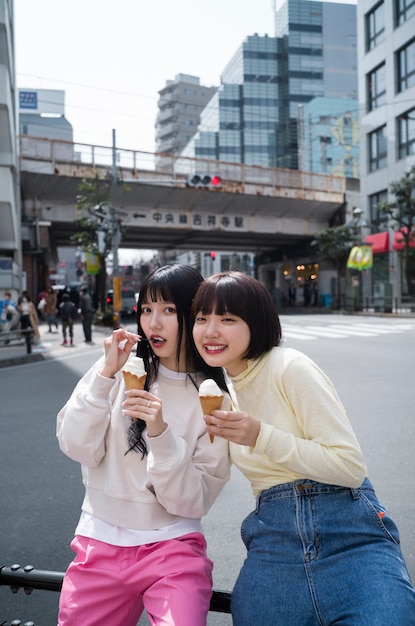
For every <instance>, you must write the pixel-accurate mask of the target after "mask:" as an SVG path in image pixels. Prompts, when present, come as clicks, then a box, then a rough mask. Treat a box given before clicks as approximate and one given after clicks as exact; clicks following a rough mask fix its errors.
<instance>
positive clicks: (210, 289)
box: [193, 276, 245, 318]
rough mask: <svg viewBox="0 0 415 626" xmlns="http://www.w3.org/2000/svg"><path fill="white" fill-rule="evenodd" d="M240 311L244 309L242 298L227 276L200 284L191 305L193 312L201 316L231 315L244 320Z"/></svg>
mask: <svg viewBox="0 0 415 626" xmlns="http://www.w3.org/2000/svg"><path fill="white" fill-rule="evenodd" d="M241 309H245V302H244V298H243V297H242V298H241V293H240V292H238V290H237V289H235V284H234V282H233V281H232V279H230V278H228V277H227V276H221V277H220V278H219V279H218V280H217V281H215V282H214V281H213V280H212V279H210V280H209V281H205V282H204V283H202V285H201V286H200V288H199V291H198V293H197V295H196V298H195V300H194V303H193V311H194V312H195V313H197V312H201V313H202V314H203V315H210V314H214V315H224V314H225V313H231V314H233V315H238V317H242V318H244V313H242V311H241Z"/></svg>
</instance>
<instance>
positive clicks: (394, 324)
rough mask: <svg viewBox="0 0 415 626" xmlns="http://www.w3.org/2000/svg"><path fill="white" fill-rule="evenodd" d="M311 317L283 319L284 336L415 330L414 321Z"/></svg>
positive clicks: (311, 337)
mask: <svg viewBox="0 0 415 626" xmlns="http://www.w3.org/2000/svg"><path fill="white" fill-rule="evenodd" d="M310 321H311V320H310V318H302V319H301V320H300V319H296V320H293V318H291V319H290V320H288V319H287V320H284V319H281V326H282V338H283V340H284V339H299V340H303V341H313V340H316V339H347V338H348V337H356V338H362V339H363V338H367V339H369V338H371V337H379V336H380V335H391V334H400V333H406V332H408V331H413V332H415V320H414V321H412V320H411V321H400V320H387V321H378V320H371V321H366V322H365V321H362V322H360V321H359V320H355V319H353V318H348V319H347V321H344V322H339V321H338V320H337V319H332V318H325V319H324V320H323V319H322V320H321V321H318V322H317V323H316V322H313V323H310Z"/></svg>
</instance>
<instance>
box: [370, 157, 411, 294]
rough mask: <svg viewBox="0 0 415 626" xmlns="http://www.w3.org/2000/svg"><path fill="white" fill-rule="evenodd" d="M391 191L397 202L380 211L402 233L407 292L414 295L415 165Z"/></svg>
mask: <svg viewBox="0 0 415 626" xmlns="http://www.w3.org/2000/svg"><path fill="white" fill-rule="evenodd" d="M390 191H391V193H392V194H393V195H394V196H395V201H394V202H383V203H381V204H379V206H378V210H379V212H380V213H383V214H384V215H385V216H386V217H388V218H389V219H390V224H391V226H392V228H393V229H394V230H395V231H399V232H400V238H401V240H402V242H403V244H404V247H403V250H402V251H401V255H402V257H403V270H404V274H405V280H406V285H407V290H408V293H409V294H410V295H413V294H414V292H415V285H414V284H413V281H412V276H411V263H412V261H411V257H412V256H413V255H414V254H415V248H414V247H413V244H414V241H415V165H413V166H412V167H411V168H410V169H409V170H408V171H407V172H406V173H405V174H404V175H403V176H402V178H400V179H399V180H396V181H393V182H392V183H391V185H390Z"/></svg>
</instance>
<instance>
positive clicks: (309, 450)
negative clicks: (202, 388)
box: [230, 346, 366, 495]
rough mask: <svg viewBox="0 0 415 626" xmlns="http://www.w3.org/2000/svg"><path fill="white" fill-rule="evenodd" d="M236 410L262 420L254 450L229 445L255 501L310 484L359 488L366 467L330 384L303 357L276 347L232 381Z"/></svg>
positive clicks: (289, 349) (251, 361)
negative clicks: (268, 492)
mask: <svg viewBox="0 0 415 626" xmlns="http://www.w3.org/2000/svg"><path fill="white" fill-rule="evenodd" d="M231 381H232V384H233V389H234V391H235V394H236V397H237V401H238V405H239V409H240V410H241V411H246V412H247V413H249V414H250V415H252V416H253V417H256V418H257V419H259V420H261V429H260V432H259V435H258V439H257V442H256V445H255V447H254V448H251V447H248V446H239V445H237V444H233V443H231V444H230V451H231V458H232V461H233V462H234V463H235V465H236V466H237V467H239V469H240V470H241V471H242V472H243V474H244V475H245V476H246V477H247V478H248V480H249V481H250V482H251V485H252V489H253V492H254V495H258V494H259V493H260V492H261V491H263V490H264V489H268V488H270V487H273V486H274V485H279V484H281V483H287V482H291V481H293V480H299V479H301V478H309V479H310V480H314V481H317V482H322V483H328V484H334V485H340V486H344V487H355V488H356V487H359V486H360V485H361V483H362V482H363V480H364V478H365V477H366V465H365V462H364V459H363V455H362V452H361V450H360V447H359V444H358V441H357V439H356V436H355V434H354V432H353V429H352V426H351V424H350V421H349V419H348V417H347V415H346V412H345V410H344V407H343V405H342V403H341V402H340V399H339V397H338V395H337V393H336V390H335V388H334V386H333V384H332V382H331V381H330V380H329V378H328V377H327V376H326V375H325V374H324V372H322V370H321V369H320V368H319V367H318V366H317V365H316V364H315V363H314V362H313V361H312V360H311V359H310V358H308V357H307V356H306V355H305V354H303V353H301V352H299V351H297V350H294V349H292V348H285V347H281V346H279V347H276V348H273V349H272V350H271V351H270V352H267V353H266V354H265V355H263V356H262V357H260V358H259V359H253V360H249V361H248V367H247V369H246V370H245V371H244V372H242V373H241V374H239V375H238V376H235V377H231Z"/></svg>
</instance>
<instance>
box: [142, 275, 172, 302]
mask: <svg viewBox="0 0 415 626" xmlns="http://www.w3.org/2000/svg"><path fill="white" fill-rule="evenodd" d="M160 301H164V302H174V298H173V294H172V291H171V289H170V287H169V285H168V281H166V279H165V278H163V277H160V279H159V280H157V279H156V278H155V279H154V280H153V281H152V282H151V284H149V285H148V286H147V287H145V288H144V291H143V292H141V291H140V302H160Z"/></svg>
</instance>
